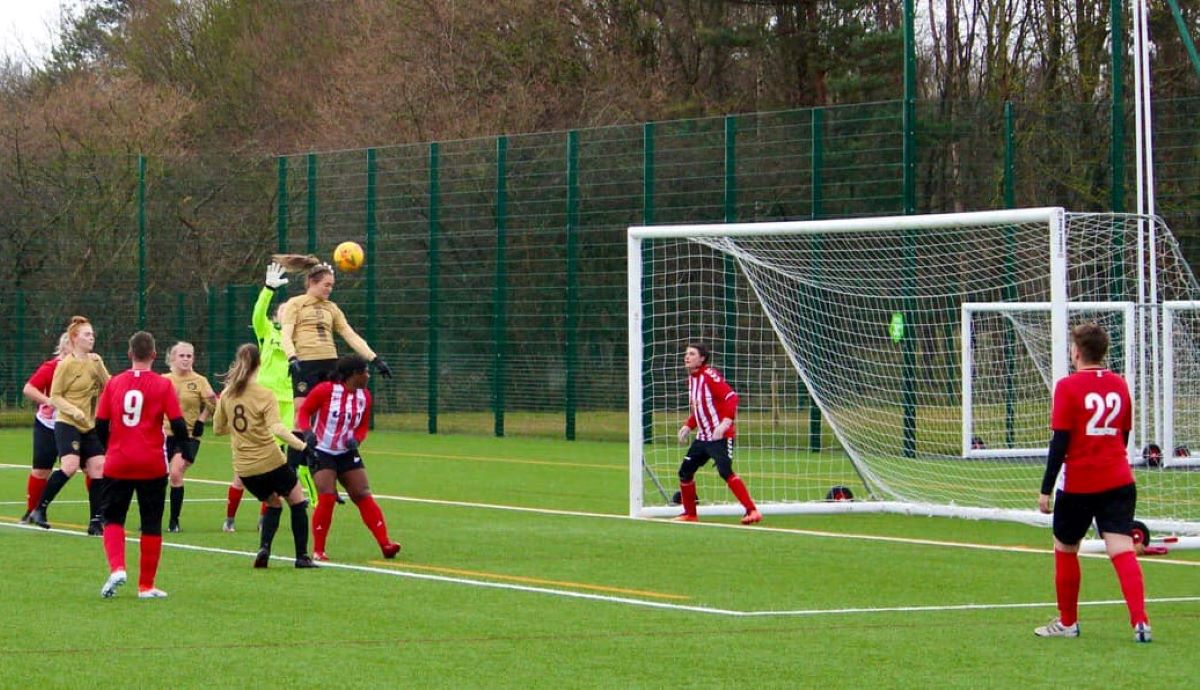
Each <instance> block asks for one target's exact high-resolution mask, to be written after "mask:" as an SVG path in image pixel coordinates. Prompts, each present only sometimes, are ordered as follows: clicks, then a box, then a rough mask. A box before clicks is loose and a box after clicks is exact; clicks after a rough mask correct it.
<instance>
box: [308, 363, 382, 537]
mask: <svg viewBox="0 0 1200 690" xmlns="http://www.w3.org/2000/svg"><path fill="white" fill-rule="evenodd" d="M370 376H371V374H370V373H369V372H368V371H367V360H366V359H365V358H363V357H362V356H360V355H346V356H344V357H342V358H341V359H339V360H338V361H337V365H336V366H335V367H334V371H333V374H332V377H331V380H328V381H322V382H321V383H318V384H317V385H316V386H315V387H314V388H313V389H312V390H310V391H309V393H308V396H307V397H306V398H304V402H303V403H302V404H301V405H300V409H299V410H297V412H298V414H297V415H296V416H297V419H298V424H299V427H300V431H301V432H302V433H303V434H304V436H305V440H306V442H307V443H308V445H309V447H315V451H314V452H313V454H312V455H311V456H310V457H309V460H308V465H309V468H310V469H312V473H313V480H314V481H315V482H316V485H317V507H316V509H315V510H313V517H312V531H313V541H314V545H313V559H314V560H318V561H327V560H329V557H328V556H326V555H325V540H326V538H327V537H328V536H329V526H330V525H331V524H332V522H333V506H334V504H335V503H336V502H337V485H336V484H335V480H336V481H338V482H341V484H342V486H343V487H345V488H346V492H347V493H348V494H349V495H350V500H351V501H353V502H354V505H356V506H357V507H358V512H359V515H360V516H361V517H362V521H363V524H365V525H366V526H367V529H369V530H371V534H372V535H374V537H375V541H376V542H378V543H379V549H380V551H382V552H383V556H384V558H395V557H396V554H397V553H399V552H400V545H399V544H397V543H395V542H393V541H392V540H391V538H390V537H389V536H388V531H387V523H386V522H385V521H384V519H383V511H382V510H380V509H379V504H378V503H376V502H375V498H374V497H373V496H372V495H371V488H370V486H369V485H368V484H367V471H366V466H365V465H364V464H363V461H362V455H360V454H359V452H358V446H359V444H360V443H362V442H363V441H364V440H365V439H366V438H367V426H368V425H367V421H368V419H369V417H370V415H371V391H369V390H367V380H368V379H369V378H370ZM313 420H315V421H313Z"/></svg>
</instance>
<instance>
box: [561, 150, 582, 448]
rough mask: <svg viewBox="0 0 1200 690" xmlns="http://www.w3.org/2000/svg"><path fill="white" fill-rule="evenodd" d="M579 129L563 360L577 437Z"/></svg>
mask: <svg viewBox="0 0 1200 690" xmlns="http://www.w3.org/2000/svg"><path fill="white" fill-rule="evenodd" d="M578 235H579V132H577V131H575V130H571V131H570V132H567V314H566V333H565V338H564V340H565V346H566V351H565V352H564V353H563V360H564V363H565V364H566V368H567V372H566V390H565V391H564V393H565V395H564V396H563V397H564V398H565V400H564V403H565V405H566V410H565V413H566V420H565V425H566V429H565V430H564V433H565V435H566V437H567V440H568V441H574V440H575V405H576V398H575V396H576V385H577V382H576V374H577V372H576V363H575V357H576V349H577V348H578V346H579V344H578V343H579V333H578V329H579V316H578V314H579V236H578Z"/></svg>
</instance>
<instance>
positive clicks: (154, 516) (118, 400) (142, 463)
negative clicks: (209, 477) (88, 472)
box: [96, 331, 188, 599]
mask: <svg viewBox="0 0 1200 690" xmlns="http://www.w3.org/2000/svg"><path fill="white" fill-rule="evenodd" d="M155 357H156V353H155V351H154V336H152V335H150V334H149V333H147V332H145V331H138V332H137V333H134V334H133V336H132V337H131V338H130V339H129V359H130V361H131V362H132V363H133V367H132V368H130V369H129V370H128V371H125V372H122V373H121V374H118V375H117V376H115V377H113V378H112V379H111V380H109V382H108V384H107V385H105V387H104V391H103V392H102V393H101V394H100V402H99V405H98V406H97V409H96V431H97V434H98V435H99V436H100V438H101V439H102V440H104V441H105V443H106V452H105V461H104V478H105V479H107V480H108V481H107V482H106V485H105V487H104V495H103V496H102V498H101V515H102V516H103V521H104V553H105V555H106V556H107V557H108V567H109V576H108V580H106V581H105V583H104V586H103V587H101V588H100V596H102V597H104V598H106V599H107V598H109V597H112V596H113V595H114V594H116V593H117V588H118V587H120V586H121V585H123V584H125V580H126V575H125V516H126V514H128V512H129V504H130V503H132V502H133V495H134V494H135V493H136V494H137V499H138V512H139V513H140V514H141V519H142V526H141V532H142V536H141V539H140V541H139V545H140V548H141V562H140V569H139V572H138V598H139V599H161V598H164V597H166V596H167V593H166V592H164V591H162V590H161V589H158V588H157V587H155V586H154V577H155V575H156V574H157V572H158V561H159V557H160V556H161V555H162V518H163V507H164V502H165V499H166V494H167V458H166V455H165V454H164V452H163V440H164V439H163V419H164V418H165V419H167V420H169V421H170V425H171V435H172V436H173V438H174V440H175V441H176V443H181V444H182V443H184V442H186V441H187V440H188V428H187V424H186V423H185V422H184V420H183V413H182V412H181V411H180V409H179V398H178V397H177V396H176V395H175V387H174V386H172V385H171V382H170V381H168V380H167V379H166V378H165V377H162V376H159V375H158V374H156V373H154V372H153V371H152V370H151V369H150V367H151V365H152V364H153V363H154V358H155Z"/></svg>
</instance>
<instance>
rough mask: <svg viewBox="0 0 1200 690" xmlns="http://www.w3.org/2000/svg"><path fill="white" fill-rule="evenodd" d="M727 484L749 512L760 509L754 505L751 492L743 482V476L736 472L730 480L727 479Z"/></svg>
mask: <svg viewBox="0 0 1200 690" xmlns="http://www.w3.org/2000/svg"><path fill="white" fill-rule="evenodd" d="M725 484H726V485H727V486H728V487H729V490H730V491H732V492H733V495H734V496H737V500H738V501H739V502H740V503H741V504H742V507H743V508H745V509H746V512H747V513H749V512H750V511H752V510H758V508H757V507H755V505H754V501H752V500H751V499H750V492H749V491H747V490H746V485H745V484H744V483H743V482H742V478H741V477H739V476H737V475H736V474H735V475H732V476H730V477H729V479H728V480H726V481H725Z"/></svg>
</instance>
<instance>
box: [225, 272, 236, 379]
mask: <svg viewBox="0 0 1200 690" xmlns="http://www.w3.org/2000/svg"><path fill="white" fill-rule="evenodd" d="M236 322H237V286H236V285H226V286H225V361H226V362H232V361H233V358H234V356H235V355H236V354H237V335H236V334H237V323H236Z"/></svg>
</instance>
